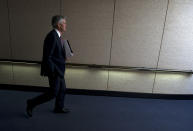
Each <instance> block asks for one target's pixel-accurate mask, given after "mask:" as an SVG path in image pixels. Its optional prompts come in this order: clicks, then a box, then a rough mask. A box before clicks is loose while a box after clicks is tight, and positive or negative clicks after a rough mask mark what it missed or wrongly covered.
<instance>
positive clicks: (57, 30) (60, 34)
mask: <svg viewBox="0 0 193 131" xmlns="http://www.w3.org/2000/svg"><path fill="white" fill-rule="evenodd" d="M55 31H56V32H57V34H58V36H59V38H60V36H61V34H60V32H59V30H58V29H55Z"/></svg>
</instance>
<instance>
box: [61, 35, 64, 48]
mask: <svg viewBox="0 0 193 131" xmlns="http://www.w3.org/2000/svg"><path fill="white" fill-rule="evenodd" d="M60 41H61V44H62V48H64V42H63V40H62V37H61V36H60Z"/></svg>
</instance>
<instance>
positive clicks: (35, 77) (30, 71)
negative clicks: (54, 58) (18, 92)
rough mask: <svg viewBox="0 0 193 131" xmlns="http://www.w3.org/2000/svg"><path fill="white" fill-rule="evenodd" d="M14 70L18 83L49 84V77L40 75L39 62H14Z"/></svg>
mask: <svg viewBox="0 0 193 131" xmlns="http://www.w3.org/2000/svg"><path fill="white" fill-rule="evenodd" d="M13 71H14V83H15V84H16V85H32V86H43V87H44V86H45V87H48V86H49V85H48V78H47V77H42V76H40V65H39V64H20V63H18V64H14V66H13Z"/></svg>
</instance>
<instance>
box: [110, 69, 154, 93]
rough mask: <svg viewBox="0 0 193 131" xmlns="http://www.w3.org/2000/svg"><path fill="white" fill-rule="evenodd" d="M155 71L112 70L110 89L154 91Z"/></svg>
mask: <svg viewBox="0 0 193 131" xmlns="http://www.w3.org/2000/svg"><path fill="white" fill-rule="evenodd" d="M154 76H155V73H148V72H142V71H140V72H135V71H110V72H109V86H108V90H110V91H123V92H139V93H152V89H153V81H154Z"/></svg>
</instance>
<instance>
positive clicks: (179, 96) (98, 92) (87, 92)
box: [0, 84, 193, 100]
mask: <svg viewBox="0 0 193 131" xmlns="http://www.w3.org/2000/svg"><path fill="white" fill-rule="evenodd" d="M48 88H49V87H41V86H29V85H11V84H0V90H16V91H27V92H45V91H47V90H48ZM67 94H74V95H91V96H113V97H128V98H147V99H148V98H149V99H174V100H193V94H152V93H137V92H120V91H105V90H86V89H69V88H67Z"/></svg>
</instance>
